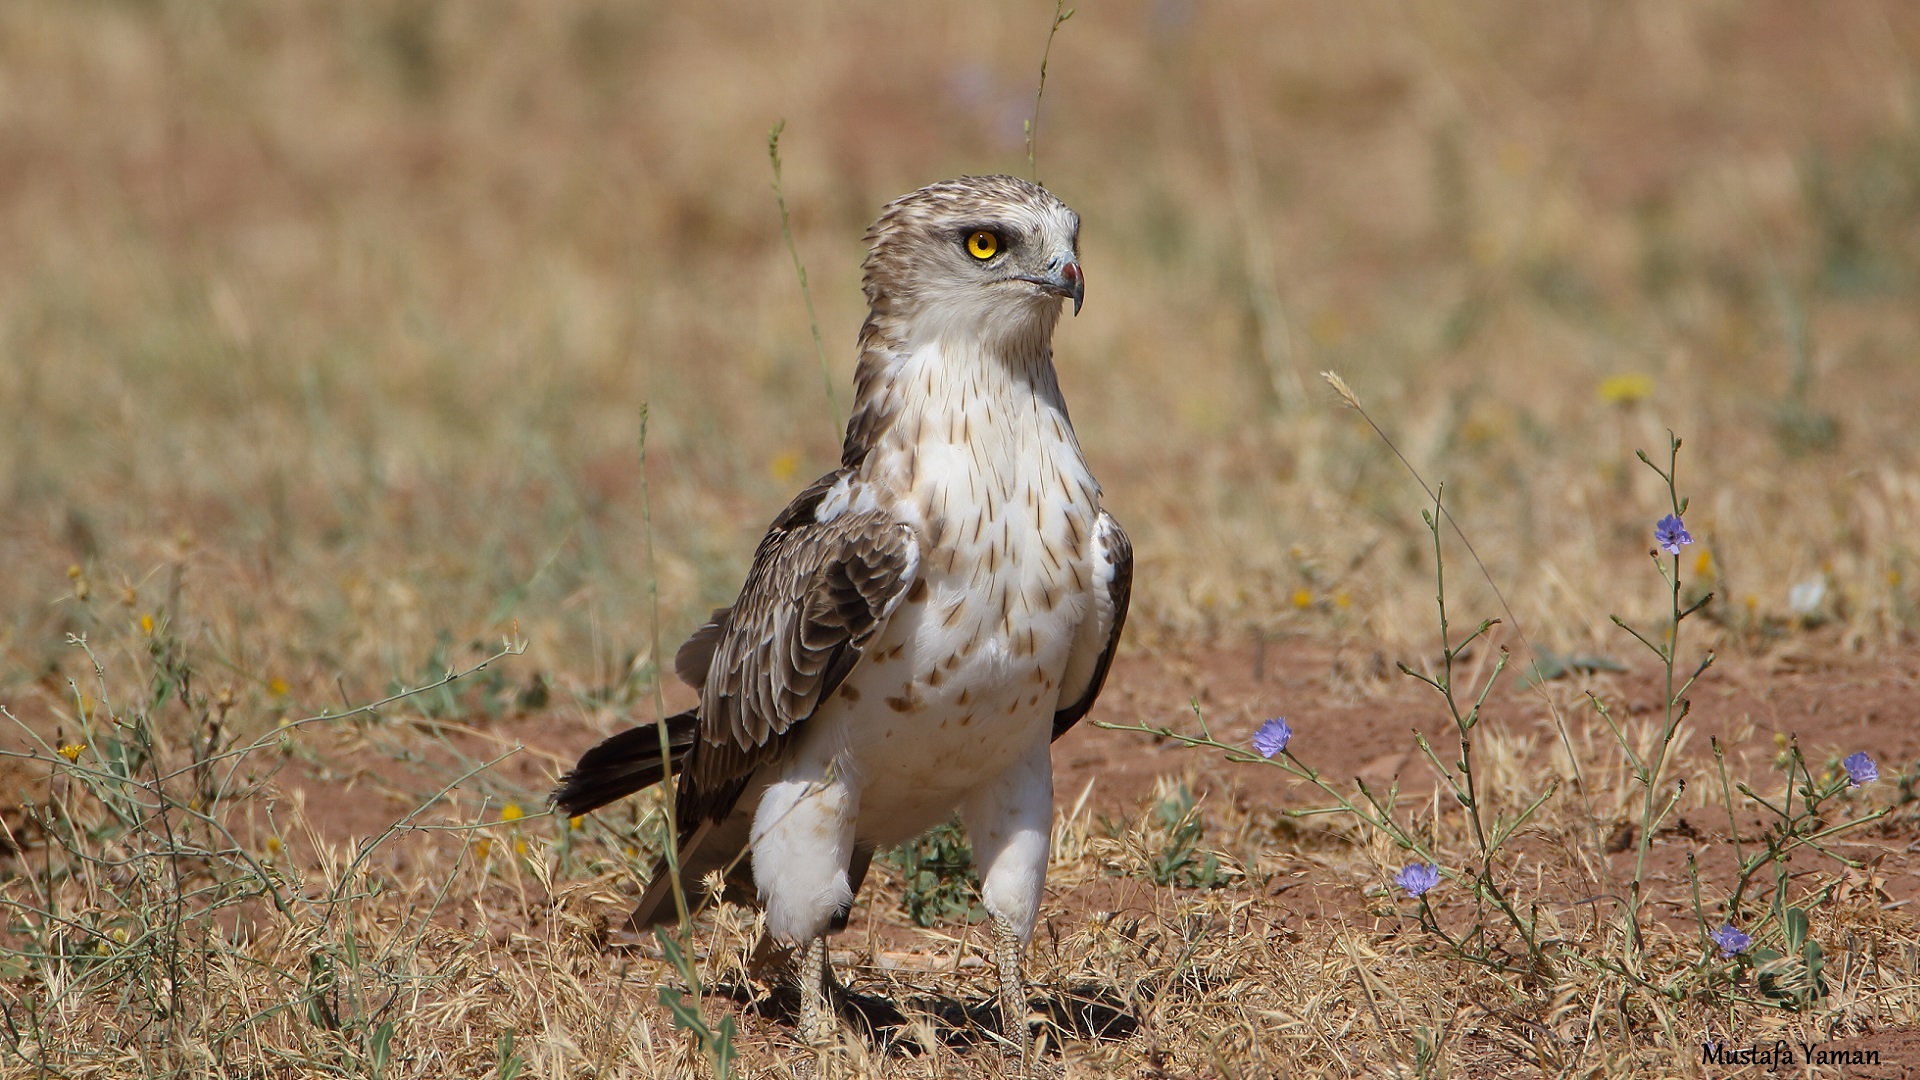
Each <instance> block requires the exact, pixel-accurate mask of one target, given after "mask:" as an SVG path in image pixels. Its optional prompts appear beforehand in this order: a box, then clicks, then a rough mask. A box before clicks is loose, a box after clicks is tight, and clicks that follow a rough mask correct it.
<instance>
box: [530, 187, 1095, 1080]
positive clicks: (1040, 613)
mask: <svg viewBox="0 0 1920 1080" xmlns="http://www.w3.org/2000/svg"><path fill="white" fill-rule="evenodd" d="M1079 233H1080V217H1079V215H1078V214H1076V213H1074V212H1073V211H1072V210H1071V209H1069V208H1068V207H1067V205H1066V204H1065V203H1063V202H1061V201H1060V200H1059V199H1058V198H1056V197H1055V196H1054V195H1053V194H1051V193H1050V192H1048V191H1047V190H1046V189H1044V188H1042V187H1040V186H1038V185H1037V184H1032V183H1028V182H1027V181H1025V180H1020V179H1017V178H1014V177H1010V176H981V177H963V178H961V179H957V180H950V181H945V182H942V183H936V184H931V185H929V186H927V187H923V188H921V189H919V190H918V191H915V192H912V193H911V194H908V195H905V196H902V197H901V198H899V199H896V200H894V201H893V202H891V203H889V204H888V205H887V206H886V207H885V208H884V209H883V210H882V212H881V214H880V217H879V219H878V220H877V221H875V223H874V225H873V227H872V228H871V229H870V230H869V231H868V233H867V236H866V239H867V242H868V243H869V244H870V245H871V246H870V249H869V253H868V256H867V259H866V262H865V265H864V272H865V273H864V282H863V287H864V289H865V292H866V297H867V303H868V313H867V318H866V322H865V324H864V325H863V326H862V327H861V330H860V337H859V362H858V367H857V369H856V372H855V377H854V407H853V411H852V414H851V416H850V418H849V420H848V423H847V428H846V438H845V441H844V444H843V447H842V450H841V455H840V466H839V467H838V468H837V469H835V470H833V471H832V472H829V473H827V474H826V475H825V476H822V477H820V478H819V479H818V480H816V481H814V482H813V483H812V484H810V485H808V486H807V488H806V489H805V490H804V491H802V492H800V494H799V495H798V496H797V497H795V498H794V500H793V501H792V502H791V503H789V504H788V505H787V507H786V509H785V510H782V511H781V512H780V515H779V516H778V517H777V518H775V519H774V521H773V524H772V525H771V526H769V527H768V529H767V533H766V536H765V537H764V538H763V539H762V540H761V541H760V545H759V547H758V548H757V549H755V551H754V555H753V563H752V567H751V569H749V570H748V572H747V579H746V583H745V584H744V585H743V586H742V587H741V589H740V593H739V595H738V596H737V597H736V598H735V599H734V602H733V603H732V604H731V605H729V606H727V607H724V608H720V609H718V610H716V611H714V612H713V614H712V616H711V617H710V618H709V619H708V620H707V621H706V622H705V624H704V625H702V626H700V627H699V629H697V630H695V631H694V633H693V635H692V637H690V638H689V639H688V640H687V642H686V644H685V645H683V646H681V648H680V650H679V652H678V654H677V655H676V656H675V658H674V671H675V672H676V674H678V676H679V677H680V678H681V679H682V680H683V681H685V682H686V683H687V684H688V685H690V686H692V687H693V688H694V689H695V690H698V691H699V694H700V700H699V705H698V706H697V707H695V708H694V709H691V710H689V711H687V712H683V713H680V714H679V715H677V716H673V717H670V718H669V720H668V725H667V726H668V729H669V750H668V756H667V759H666V760H665V761H664V762H663V761H662V750H661V744H660V740H659V737H658V735H657V730H656V728H655V727H653V726H651V725H649V726H644V727H639V728H634V729H631V730H627V731H623V732H621V733H619V734H616V735H614V736H612V737H611V738H609V739H607V740H606V741H604V742H602V743H601V744H599V745H598V746H595V747H593V748H592V749H590V750H588V751H587V752H586V754H585V755H583V756H582V757H581V758H580V761H579V763H578V764H577V765H576V766H575V767H574V769H573V770H572V771H571V772H569V773H568V774H567V775H565V776H564V777H562V778H561V782H560V785H559V787H558V789H557V790H556V791H555V792H554V794H553V802H554V804H555V805H556V806H557V807H558V808H559V809H560V810H562V811H563V812H565V813H567V814H570V815H572V814H582V813H585V812H587V811H589V810H592V809H594V808H596V807H599V806H602V805H605V804H606V803H608V802H611V801H612V800H614V799H618V798H620V797H622V796H624V795H627V794H629V793H632V792H635V791H638V790H640V789H642V788H644V787H647V786H650V785H652V784H654V783H656V782H659V781H660V780H661V779H663V777H664V776H665V774H666V773H667V771H669V770H671V771H672V772H674V773H675V774H677V775H678V777H679V788H678V794H677V797H676V804H675V809H676V816H677V820H678V825H679V836H678V843H679V857H680V863H681V868H682V877H681V880H682V882H683V883H685V884H686V887H687V888H688V889H690V890H691V895H689V897H688V899H689V900H690V901H692V902H699V901H701V900H703V899H705V895H704V892H703V891H702V890H703V889H704V885H703V884H700V883H701V882H702V881H703V879H704V878H705V877H706V875H709V874H711V873H712V872H713V871H715V870H720V871H724V872H726V874H727V878H726V881H727V885H726V887H725V888H726V891H727V892H728V894H729V895H730V896H731V895H734V894H735V890H738V891H739V893H738V894H739V895H740V896H742V897H743V898H746V897H751V898H752V899H754V900H757V902H758V903H759V904H760V905H761V906H762V907H763V909H764V911H765V916H766V922H765V926H766V930H767V933H768V935H769V936H770V937H771V938H772V939H774V941H776V942H778V943H780V944H782V945H785V946H790V947H791V948H793V950H794V955H795V958H796V963H795V967H796V976H797V979H798V982H799V990H800V1014H799V1034H800V1035H801V1037H802V1038H803V1039H804V1040H806V1041H807V1042H808V1043H809V1044H811V1045H813V1046H814V1047H815V1048H816V1049H818V1048H820V1047H823V1046H825V1045H826V1044H827V1043H828V1041H830V1039H831V1038H832V1036H833V1033H834V1030H835V1013H834V1011H833V1005H832V1002H831V994H832V987H833V980H832V974H831V971H830V969H829V965H828V961H827V948H826V935H827V934H828V933H829V932H831V931H836V930H840V929H843V928H844V927H845V925H846V921H847V915H848V911H849V909H850V908H851V906H852V904H853V898H854V895H855V894H856V893H857V892H858V891H859V888H860V884H861V882H862V880H863V879H864V878H865V876H866V873H867V868H868V865H869V862H870V861H871V859H872V857H873V854H874V852H875V851H877V850H881V849H885V848H888V847H891V846H893V845H896V844H900V843H903V842H905V841H907V840H911V839H913V838H914V837H916V836H918V835H920V834H921V833H923V832H925V831H927V830H928V829H930V828H932V827H933V826H935V825H938V824H940V823H941V822H943V821H945V820H947V819H948V818H950V817H951V816H952V815H953V813H954V812H955V810H958V811H959V814H960V817H961V820H962V822H963V824H964V825H965V827H966V830H967V834H968V838H969V840H970V841H971V843H972V847H973V857H974V863H975V867H976V869H977V870H978V872H979V876H980V902H981V906H982V907H984V908H985V909H986V912H987V914H988V916H989V918H990V920H991V923H992V931H993V938H994V959H995V965H996V967H997V968H998V974H999V1006H1000V1012H1001V1022H1002V1025H1003V1034H1004V1035H1005V1037H1006V1038H1007V1039H1008V1040H1009V1041H1010V1042H1011V1043H1012V1044H1013V1046H1014V1047H1016V1048H1017V1049H1018V1052H1019V1054H1020V1059H1021V1062H1022V1067H1023V1068H1025V1067H1027V1066H1028V1065H1029V1064H1030V1061H1031V1056H1032V1048H1033V1040H1032V1036H1031V1034H1030V1032H1029V1031H1028V1027H1027V1014H1028V1008H1027V999H1026V989H1025V985H1024V981H1023V977H1022V971H1021V968H1022V963H1023V959H1024V956H1025V953H1026V949H1027V944H1028V942H1029V941H1030V940H1031V938H1032V935H1033V928H1034V924H1035V921H1036V919H1037V917H1038V914H1039V908H1040V900H1041V894H1042V890H1043V887H1044V884H1045V880H1046V871H1047V856H1048V845H1049V842H1050V838H1051V833H1052V825H1053V762H1052V755H1051V744H1052V743H1053V741H1054V740H1056V739H1058V738H1059V737H1060V736H1061V735H1063V734H1065V733H1066V732H1067V731H1068V729H1070V728H1072V727H1073V726H1074V725H1075V724H1076V723H1078V722H1079V721H1080V719H1081V718H1082V717H1084V716H1085V715H1086V714H1087V712H1088V710H1089V709H1091V708H1092V707H1093V704H1094V700H1095V699H1096V698H1097V697H1099V694H1100V689H1101V686H1102V685H1103V684H1104V683H1105V681H1106V677H1107V672H1108V670H1109V668H1110V667H1111V665H1112V663H1113V657H1114V651H1115V649H1116V648H1117V647H1118V645H1119V641H1120V631H1121V627H1122V625H1123V624H1124V623H1125V621H1126V616H1127V602H1128V597H1129V595H1130V593H1131V589H1132V584H1133V549H1132V545H1131V543H1130V542H1129V541H1128V539H1127V535H1126V533H1125V532H1124V531H1122V530H1121V528H1120V525H1119V523H1118V522H1117V521H1115V520H1114V518H1113V515H1111V514H1109V513H1108V512H1107V511H1106V510H1105V509H1104V508H1103V507H1102V506H1101V504H1100V494H1101V492H1100V485H1099V484H1098V483H1097V482H1095V480H1094V478H1093V473H1092V472H1091V470H1090V469H1089V468H1088V466H1087V462H1086V459H1085V457H1084V455H1083V454H1082V453H1081V450H1080V444H1079V442H1078V440H1077V439H1076V438H1075V436H1074V430H1073V424H1072V422H1071V421H1070V420H1069V419H1068V416H1067V405H1066V402H1065V400H1064V399H1063V398H1062V397H1061V393H1060V384H1059V379H1058V377H1057V376H1056V374H1055V371H1054V365H1053V332H1054V328H1055V326H1056V325H1057V324H1058V322H1059V319H1060V314H1061V311H1062V308H1063V306H1064V304H1065V302H1066V301H1068V300H1071V301H1073V309H1074V312H1075V314H1078V313H1079V310H1080V304H1081V300H1082V298H1083V297H1084V295H1085V285H1086V283H1085V278H1084V277H1083V276H1082V274H1081V270H1080V257H1079ZM676 913H677V905H676V904H675V901H674V896H673V884H672V882H671V880H670V875H669V874H668V873H666V872H665V864H664V860H663V861H662V862H661V863H660V864H659V865H657V866H656V867H655V869H654V876H653V879H652V881H651V883H650V884H649V885H648V886H647V888H646V890H645V892H644V894H643V896H642V898H641V901H640V905H639V907H638V909H636V910H635V912H634V914H633V918H632V921H631V925H632V926H633V927H634V928H636V929H643V928H646V927H649V926H653V925H656V924H659V923H663V922H667V921H670V920H672V919H674V918H675V917H676Z"/></svg>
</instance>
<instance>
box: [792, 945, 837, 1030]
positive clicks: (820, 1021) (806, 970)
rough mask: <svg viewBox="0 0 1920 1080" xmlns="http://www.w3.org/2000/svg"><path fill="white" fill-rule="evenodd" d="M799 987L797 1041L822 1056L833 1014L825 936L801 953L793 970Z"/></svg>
mask: <svg viewBox="0 0 1920 1080" xmlns="http://www.w3.org/2000/svg"><path fill="white" fill-rule="evenodd" d="M794 977H795V978H796V979H797V980H798V981H799V983H800V1038H801V1040H802V1041H804V1042H805V1043H806V1044H807V1045H808V1046H811V1047H813V1049H814V1052H815V1053H816V1054H821V1055H824V1054H825V1052H826V1049H827V1047H828V1046H829V1045H831V1044H832V1042H833V1035H834V1014H833V999H832V990H831V989H830V985H831V982H832V979H833V974H832V970H831V968H830V967H829V966H828V963H827V936H826V935H825V934H821V935H820V936H819V937H816V938H814V939H813V940H812V941H809V942H808V943H807V947H806V948H804V949H802V950H800V952H799V954H798V956H797V963H796V964H795V966H794Z"/></svg>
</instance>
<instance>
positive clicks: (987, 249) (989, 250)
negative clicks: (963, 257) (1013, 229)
mask: <svg viewBox="0 0 1920 1080" xmlns="http://www.w3.org/2000/svg"><path fill="white" fill-rule="evenodd" d="M999 253H1000V238H999V237H998V236H995V235H994V234H992V233H990V232H988V231H987V230H985V229H981V230H980V231H979V232H976V233H974V234H973V235H972V236H969V237H967V254H969V255H971V256H973V257H974V258H976V259H982V260H985V259H991V258H993V257H994V256H995V255H998V254H999Z"/></svg>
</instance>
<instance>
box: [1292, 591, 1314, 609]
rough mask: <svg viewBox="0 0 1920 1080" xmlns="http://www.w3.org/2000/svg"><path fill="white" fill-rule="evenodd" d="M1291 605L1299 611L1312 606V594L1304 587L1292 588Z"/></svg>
mask: <svg viewBox="0 0 1920 1080" xmlns="http://www.w3.org/2000/svg"><path fill="white" fill-rule="evenodd" d="M1293 606H1294V607H1296V608H1299V609H1300V610H1301V611H1305V610H1306V609H1308V608H1310V607H1312V606H1313V594H1312V593H1310V592H1308V591H1307V590H1305V589H1295V590H1293Z"/></svg>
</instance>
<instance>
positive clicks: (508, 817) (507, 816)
mask: <svg viewBox="0 0 1920 1080" xmlns="http://www.w3.org/2000/svg"><path fill="white" fill-rule="evenodd" d="M526 816H527V812H526V811H525V810H522V809H520V804H519V803H508V804H507V805H505V806H503V807H501V808H500V820H501V821H519V820H520V819H521V818H523V817H526Z"/></svg>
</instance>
